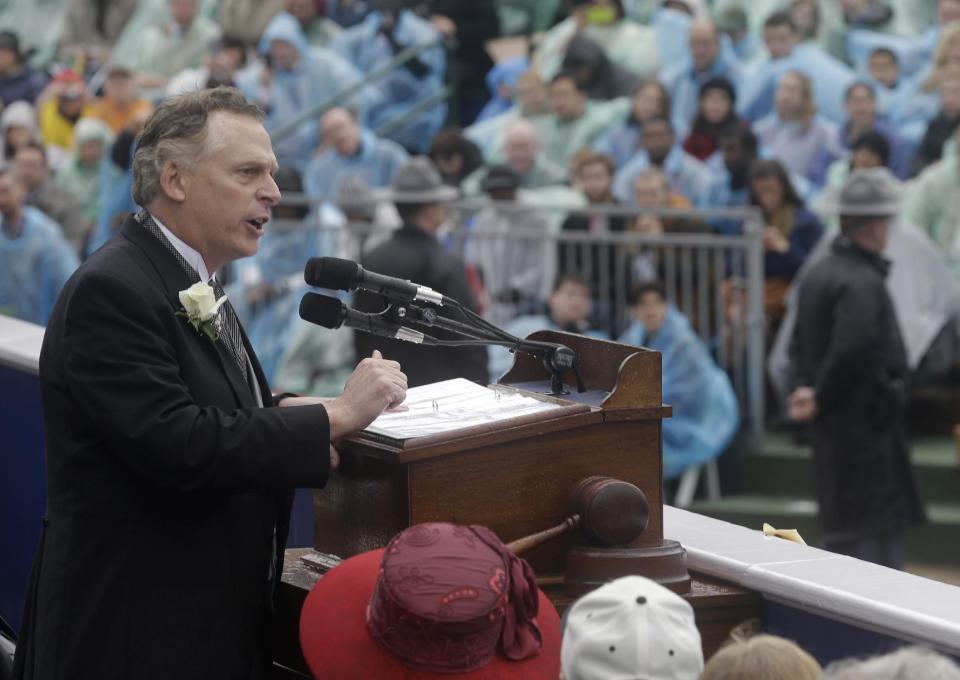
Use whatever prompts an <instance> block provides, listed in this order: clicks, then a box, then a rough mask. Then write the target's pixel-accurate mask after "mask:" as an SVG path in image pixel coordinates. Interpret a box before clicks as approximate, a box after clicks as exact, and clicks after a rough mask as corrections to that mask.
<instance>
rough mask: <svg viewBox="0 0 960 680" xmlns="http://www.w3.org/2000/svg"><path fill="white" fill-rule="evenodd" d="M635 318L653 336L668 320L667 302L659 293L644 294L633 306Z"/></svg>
mask: <svg viewBox="0 0 960 680" xmlns="http://www.w3.org/2000/svg"><path fill="white" fill-rule="evenodd" d="M633 317H634V318H635V319H636V320H637V321H639V322H640V323H641V324H643V327H644V329H646V331H647V334H648V335H652V334H654V333H656V332H657V331H659V330H660V327H661V326H663V321H664V319H666V318H667V302H666V300H664V299H663V298H662V297H660V294H659V293H655V292H649V293H644V294H643V295H642V296H641V298H640V299H639V300H638V301H637V304H635V305H634V306H633Z"/></svg>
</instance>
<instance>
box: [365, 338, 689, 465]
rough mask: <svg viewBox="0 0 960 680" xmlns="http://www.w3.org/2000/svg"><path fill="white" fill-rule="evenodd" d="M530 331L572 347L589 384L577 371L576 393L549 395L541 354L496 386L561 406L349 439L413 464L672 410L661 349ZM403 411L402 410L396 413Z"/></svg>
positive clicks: (521, 362)
mask: <svg viewBox="0 0 960 680" xmlns="http://www.w3.org/2000/svg"><path fill="white" fill-rule="evenodd" d="M528 337H529V339H531V340H539V341H543V342H553V343H559V344H562V345H566V346H567V347H569V348H570V349H572V350H573V351H574V352H575V353H576V356H577V364H578V368H579V371H580V376H581V378H582V380H583V383H584V387H585V388H586V390H587V391H586V392H585V393H577V388H576V380H575V379H574V375H573V372H572V371H569V372H568V373H567V374H565V375H564V376H563V378H564V386H565V387H566V389H567V390H568V391H569V394H568V395H564V397H563V398H558V397H554V396H551V395H550V394H546V392H549V385H550V376H549V375H548V374H547V371H546V369H545V368H544V366H543V365H542V364H541V363H540V361H539V360H537V359H535V358H533V357H530V356H528V355H525V354H518V355H517V357H516V359H515V361H514V365H513V368H511V369H510V371H508V372H507V373H506V375H504V376H503V378H501V380H500V383H501V384H499V385H496V386H493V387H494V388H495V389H497V390H500V391H502V392H503V393H504V394H506V393H511V394H519V395H523V396H524V397H527V398H530V399H536V400H539V401H542V402H544V403H549V404H553V405H555V408H549V409H545V410H536V409H534V410H532V411H530V412H527V413H525V414H524V415H519V416H516V417H504V418H500V419H489V420H488V421H487V422H483V423H481V424H469V423H468V424H467V425H466V426H465V427H458V428H456V429H447V430H446V431H442V432H437V433H432V434H426V435H425V436H416V437H397V436H390V432H389V430H383V429H379V430H377V431H366V430H365V431H363V432H359V433H357V434H355V435H353V436H351V437H350V438H349V439H348V440H347V441H348V442H349V444H350V447H351V449H353V450H354V451H356V452H358V453H361V454H363V455H367V456H371V457H374V458H379V459H382V460H386V461H388V462H392V463H398V464H405V463H413V462H416V461H419V460H426V459H428V458H435V457H437V456H442V455H447V454H451V453H456V452H459V451H467V450H471V449H476V448H480V447H488V446H495V445H498V444H504V443H508V442H511V441H515V440H517V439H524V438H528V437H535V436H542V435H546V434H550V433H554V432H561V431H564V430H571V429H574V428H580V427H584V426H587V425H592V424H596V423H601V422H604V421H607V422H612V421H625V420H654V419H660V418H665V417H669V415H670V408H669V407H665V406H663V404H662V403H661V400H662V386H661V382H660V379H661V365H660V361H661V357H660V353H659V352H656V351H652V350H647V349H643V348H640V347H634V346H631V345H625V344H622V343H618V342H610V341H607V340H599V339H596V338H590V337H586V336H582V335H575V334H572V333H563V332H559V331H538V332H536V333H532V334H531V335H530V336H528ZM425 387H427V388H430V387H434V386H425ZM416 389H420V388H416ZM477 389H479V390H485V389H486V388H480V387H477ZM402 417H403V416H402V414H397V416H396V419H397V420H399V419H401V418H402ZM398 431H401V430H398Z"/></svg>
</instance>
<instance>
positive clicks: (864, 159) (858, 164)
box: [850, 147, 883, 170]
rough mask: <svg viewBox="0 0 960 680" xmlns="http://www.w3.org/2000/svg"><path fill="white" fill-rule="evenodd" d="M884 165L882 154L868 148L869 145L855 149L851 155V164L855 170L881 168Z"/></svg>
mask: <svg viewBox="0 0 960 680" xmlns="http://www.w3.org/2000/svg"><path fill="white" fill-rule="evenodd" d="M882 165H883V159H882V158H880V154H878V153H877V152H876V151H874V150H873V149H868V148H867V147H860V148H859V149H854V151H853V153H852V154H851V155H850V166H851V167H852V168H853V169H854V170H860V169H862V168H879V167H881V166H882Z"/></svg>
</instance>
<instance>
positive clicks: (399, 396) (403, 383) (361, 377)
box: [327, 350, 407, 439]
mask: <svg viewBox="0 0 960 680" xmlns="http://www.w3.org/2000/svg"><path fill="white" fill-rule="evenodd" d="M406 396H407V376H406V375H404V373H403V371H401V370H400V364H399V363H397V362H396V361H389V360H387V359H384V358H383V355H382V354H380V352H379V351H377V350H374V352H373V356H372V357H370V358H368V359H364V360H363V361H361V362H360V363H359V364H358V365H357V367H356V369H354V371H353V373H352V374H351V375H350V377H349V378H348V379H347V384H346V385H345V386H344V388H343V394H341V395H340V396H339V397H337V398H336V399H334V400H333V401H332V402H329V403H328V404H327V415H328V417H329V419H330V438H331V439H338V438H340V437H344V436H346V435H348V434H351V433H353V432H356V431H358V430H362V429H363V428H365V427H366V426H367V425H369V424H370V423H372V422H373V421H374V420H375V419H376V418H377V416H379V415H380V414H381V413H382V412H383V411H384V409H387V408H391V407H394V406H398V405H399V404H401V403H403V400H404V399H406Z"/></svg>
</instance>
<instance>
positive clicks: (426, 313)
mask: <svg viewBox="0 0 960 680" xmlns="http://www.w3.org/2000/svg"><path fill="white" fill-rule="evenodd" d="M388 302H389V303H390V306H389V307H388V308H387V309H386V310H385V311H384V312H383V313H384V314H385V315H386V316H388V317H389V318H390V319H391V320H393V321H394V322H396V323H400V324H407V323H414V324H417V325H419V326H426V327H428V328H440V329H442V330H445V331H449V332H451V333H455V334H457V335H459V336H460V337H463V338H466V339H465V340H442V339H440V338H432V342H431V343H430V344H432V345H438V346H441V347H476V346H489V345H492V346H499V347H507V348H508V349H510V351H512V352H524V353H525V354H529V355H531V356H533V357H536V358H538V359H540V360H541V362H542V363H543V367H544V368H545V369H546V370H547V373H548V374H549V375H550V393H551V395H553V396H563V395H565V394H569V391H568V390H566V389H565V388H564V386H563V374H564V373H566V372H567V371H568V370H571V371H573V376H574V379H575V380H576V381H577V391H578V392H586V391H587V390H586V387H584V385H583V379H582V378H581V377H580V370H579V367H578V366H577V357H576V354H574V352H573V350H572V349H570V348H569V347H567V346H565V345H561V344H557V343H552V342H539V341H537V340H523V339H521V338H518V337H517V336H515V335H511V334H510V333H507V332H506V331H505V330H503V329H501V328H498V327H497V326H495V325H494V324H492V323H490V322H489V321H487V320H486V319H484V318H483V317H481V316H480V315H479V314H477V313H476V312H473V311H472V310H470V309H467V308H466V307H464V306H463V305H462V304H460V303H459V302H457V301H456V300H450V302H451V303H452V304H451V306H452V307H453V308H454V309H456V310H457V311H459V312H460V313H461V314H462V315H463V316H464V318H465V319H467V320H468V321H471V322H473V323H472V324H471V323H463V322H460V321H456V320H454V319H449V318H447V317H445V316H442V315H440V314H439V313H437V310H436V309H433V308H431V307H421V306H420V305H415V304H412V303H410V302H396V301H393V300H389V299H388Z"/></svg>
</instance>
